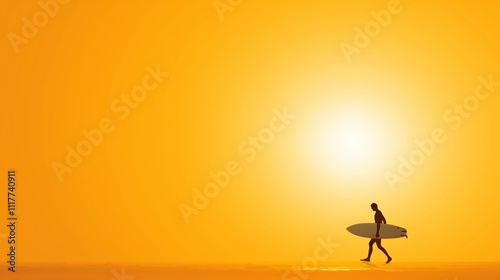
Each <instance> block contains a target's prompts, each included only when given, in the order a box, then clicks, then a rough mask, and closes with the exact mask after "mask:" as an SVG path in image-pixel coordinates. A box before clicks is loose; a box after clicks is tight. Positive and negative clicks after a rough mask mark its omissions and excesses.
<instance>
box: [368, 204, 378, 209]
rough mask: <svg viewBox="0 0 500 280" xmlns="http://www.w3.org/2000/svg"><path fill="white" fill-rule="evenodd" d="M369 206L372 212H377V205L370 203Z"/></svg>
mask: <svg viewBox="0 0 500 280" xmlns="http://www.w3.org/2000/svg"><path fill="white" fill-rule="evenodd" d="M370 206H371V207H372V210H373V211H375V210H377V209H378V205H377V203H372V204H371V205H370Z"/></svg>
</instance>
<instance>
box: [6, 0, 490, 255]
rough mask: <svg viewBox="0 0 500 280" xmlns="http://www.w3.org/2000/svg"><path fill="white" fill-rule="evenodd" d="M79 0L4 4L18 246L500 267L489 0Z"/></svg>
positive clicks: (33, 250) (25, 250)
mask: <svg viewBox="0 0 500 280" xmlns="http://www.w3.org/2000/svg"><path fill="white" fill-rule="evenodd" d="M42 2H43V3H45V2H50V1H49V0H42ZM67 2H68V3H66V4H62V3H63V1H60V3H59V2H57V4H55V5H52V6H50V5H48V6H43V5H42V6H40V4H38V3H37V2H36V1H15V2H9V4H5V5H6V7H4V9H2V11H1V12H0V13H1V15H0V18H1V21H2V24H1V28H2V29H1V31H2V34H4V40H1V41H0V49H1V52H0V55H1V59H2V67H3V75H2V84H3V87H4V93H3V96H4V98H3V102H2V105H1V106H2V110H0V114H1V118H0V119H1V121H2V127H3V128H4V130H3V131H4V132H3V137H2V145H1V148H0V149H1V154H2V158H3V160H2V161H1V163H0V167H1V168H0V170H3V172H6V171H7V170H8V169H9V168H15V169H16V170H17V176H18V187H17V198H18V204H17V207H18V210H17V212H18V213H17V214H18V216H19V219H20V220H19V231H18V242H19V246H18V254H19V256H22V260H23V261H24V262H62V261H64V262H109V261H116V262H253V263H255V262H278V263H281V262H283V263H284V262H301V261H302V260H303V259H304V258H307V257H309V256H311V255H312V254H313V252H314V250H315V248H316V246H317V245H318V241H317V240H318V238H327V237H328V236H329V238H330V239H331V241H332V242H334V243H335V244H338V246H336V248H335V249H334V250H333V251H332V252H331V254H329V256H328V261H331V262H335V261H352V260H357V259H359V258H360V257H364V256H365V254H366V249H367V248H366V247H367V244H366V243H367V241H368V240H367V239H362V238H358V237H355V236H353V235H351V234H349V233H348V232H347V231H346V230H345V228H346V227H347V226H349V225H351V224H355V223H360V222H372V221H373V212H372V211H371V210H370V204H371V203H372V202H377V203H378V204H379V206H380V209H381V210H382V211H383V213H384V215H385V216H386V218H387V221H388V223H390V224H396V225H400V226H403V227H406V228H407V229H408V235H409V237H410V238H409V239H397V240H387V241H384V245H385V246H386V248H387V249H388V250H389V252H390V253H391V255H393V257H394V258H397V259H398V260H400V261H451V262H453V261H500V257H499V255H498V254H497V252H498V251H499V250H500V245H499V244H500V243H498V242H495V241H492V239H491V237H492V234H494V232H495V231H496V230H498V229H500V222H499V219H498V218H497V217H496V215H495V214H496V213H498V209H497V205H498V203H497V200H498V199H499V198H500V188H499V179H500V178H499V177H498V176H499V175H498V174H499V173H498V172H497V171H498V170H497V169H498V166H499V164H498V162H497V159H498V158H499V156H500V149H499V146H498V144H497V143H498V140H499V137H500V131H499V130H498V124H499V123H498V119H499V116H500V111H499V110H498V108H499V104H500V96H498V93H499V92H500V85H499V84H498V82H500V69H499V66H498V65H500V57H499V56H498V52H497V50H498V49H499V47H500V41H499V40H498V39H497V37H498V34H499V32H500V24H499V22H498V19H497V18H498V16H497V14H498V9H499V8H500V7H499V4H498V3H497V2H496V1H481V2H480V3H475V2H474V3H473V2H471V1H455V2H454V3H453V4H449V3H436V2H432V1H410V0H401V1H387V0H383V1H378V0H377V1H361V0H358V1H349V3H340V1H326V0H324V1H323V0H318V1H263V0H252V1H250V0H243V1H236V0H233V1H229V0H227V1H226V0H221V1H220V2H217V1H216V2H212V1H196V3H194V2H182V1H180V2H179V1H153V0H146V1H134V2H135V3H131V2H133V1H125V2H123V1H107V2H105V3H104V2H102V1H101V2H98V1H77V0H72V1H71V0H70V1H67ZM50 3H56V2H50ZM214 3H217V5H216V6H214ZM221 3H225V4H221ZM497 81H498V82H497ZM428 139H433V140H428ZM416 141H417V142H418V143H421V144H420V146H419V144H417V142H416ZM429 141H432V142H429ZM426 145H427V146H426ZM422 147H424V148H422ZM75 153H76V154H75ZM406 161H408V162H409V163H406V164H405V163H404V162H406ZM408 164H410V165H411V166H408ZM387 178H390V179H389V181H388V179H387ZM198 192H199V193H201V194H202V195H200V194H199V193H198ZM203 193H206V194H203ZM207 194H208V196H209V197H208V198H205V199H203V198H200V197H199V196H204V197H205V196H207ZM1 195H2V196H5V197H6V191H4V192H3V193H2V194H1ZM193 199H195V204H193ZM0 208H1V209H6V208H7V205H6V199H0ZM5 218H6V211H0V219H1V220H2V221H5ZM2 233H4V234H5V233H6V232H5V228H4V229H2V230H0V249H1V250H2V252H3V251H5V250H6V249H7V245H6V244H5V237H4V236H2ZM375 254H380V253H379V252H376V253H375ZM377 256H378V257H381V255H377Z"/></svg>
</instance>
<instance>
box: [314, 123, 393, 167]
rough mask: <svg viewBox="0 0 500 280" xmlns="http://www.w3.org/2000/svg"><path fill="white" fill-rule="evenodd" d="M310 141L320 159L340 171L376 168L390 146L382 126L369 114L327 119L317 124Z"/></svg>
mask: <svg viewBox="0 0 500 280" xmlns="http://www.w3.org/2000/svg"><path fill="white" fill-rule="evenodd" d="M313 140H314V142H315V143H314V144H313V145H314V149H315V153H316V155H317V156H318V157H319V159H320V162H321V163H322V164H326V166H327V167H328V168H329V169H330V168H331V169H333V170H334V171H336V172H338V173H342V174H356V175H359V174H366V173H370V172H374V171H378V170H379V169H380V165H381V164H382V163H383V161H384V158H385V156H386V155H387V151H388V146H389V145H388V143H387V132H386V131H385V129H384V126H383V125H382V123H381V122H379V121H378V120H377V119H376V117H375V116H371V115H370V114H361V115H360V114H345V115H341V116H334V117H329V118H326V119H324V120H322V121H320V124H319V125H318V126H317V127H316V131H315V136H314V139H313Z"/></svg>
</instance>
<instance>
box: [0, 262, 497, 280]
mask: <svg viewBox="0 0 500 280" xmlns="http://www.w3.org/2000/svg"><path fill="white" fill-rule="evenodd" d="M0 275H1V277H0V279H33V280H41V279H50V280H58V279H71V280H79V279H91V280H101V279H102V280H147V279H155V280H157V279H180V280H181V279H182V280H184V279H188V280H189V279H193V280H194V279H197V280H198V279H200V280H201V279H214V280H215V279H217V280H225V279H227V280H229V279H231V280H233V279H234V280H238V279H273V280H304V279H312V280H314V279H317V280H322V279H336V280H343V279H384V280H391V279H394V280H395V279H398V280H401V279H404V280H412V279H419V280H421V279H425V280H434V279H436V280H466V279H471V280H490V279H491V280H500V263H397V262H394V263H391V264H384V263H375V262H374V263H338V264H330V265H328V266H321V267H319V268H318V269H297V268H296V267H295V268H294V267H293V266H284V265H196V266H193V265H190V266H188V265H160V264H158V265H151V264H144V265H132V264H127V265H125V264H99V265H97V264H96V265H84V264H81V265H65V264H60V265H54V264H32V265H21V266H18V267H17V272H15V273H12V272H9V271H8V270H7V267H2V271H1V272H0Z"/></svg>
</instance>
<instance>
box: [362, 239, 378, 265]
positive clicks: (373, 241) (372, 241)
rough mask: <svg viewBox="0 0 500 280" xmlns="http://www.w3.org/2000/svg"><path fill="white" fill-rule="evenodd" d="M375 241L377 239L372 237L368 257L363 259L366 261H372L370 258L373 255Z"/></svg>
mask: <svg viewBox="0 0 500 280" xmlns="http://www.w3.org/2000/svg"><path fill="white" fill-rule="evenodd" d="M373 243H375V239H373V238H372V239H371V240H370V242H369V243H368V246H369V247H368V257H367V258H366V259H362V260H361V261H364V262H369V261H370V258H371V257H372V253H373Z"/></svg>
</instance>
